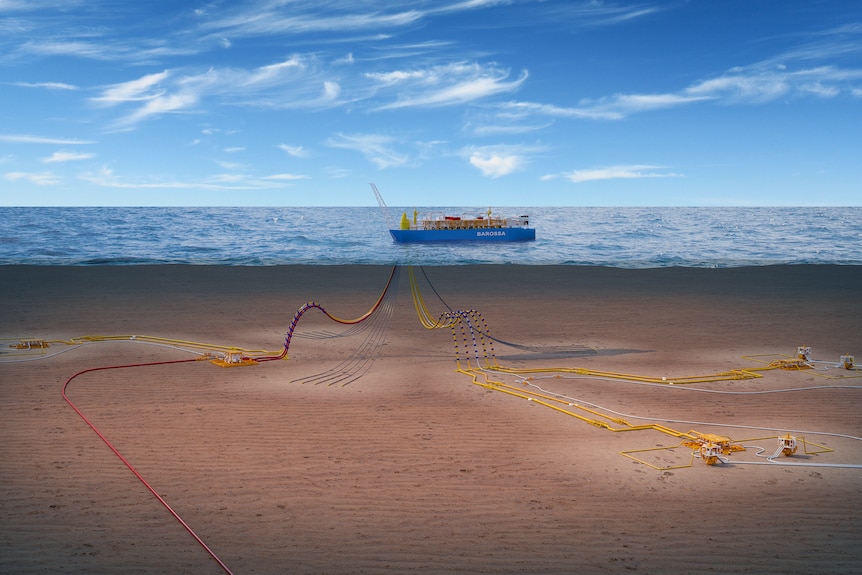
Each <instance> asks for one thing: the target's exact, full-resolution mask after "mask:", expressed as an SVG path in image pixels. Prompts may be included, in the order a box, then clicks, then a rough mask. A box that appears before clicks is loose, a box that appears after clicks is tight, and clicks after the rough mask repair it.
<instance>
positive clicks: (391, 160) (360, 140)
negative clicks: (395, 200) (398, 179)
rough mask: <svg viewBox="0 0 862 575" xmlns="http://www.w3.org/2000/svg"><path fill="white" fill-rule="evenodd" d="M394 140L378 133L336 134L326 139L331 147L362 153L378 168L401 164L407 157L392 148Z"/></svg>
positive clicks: (405, 161) (404, 162)
mask: <svg viewBox="0 0 862 575" xmlns="http://www.w3.org/2000/svg"><path fill="white" fill-rule="evenodd" d="M393 142H394V140H393V138H391V137H390V136H383V135H380V134H352V135H347V134H338V135H336V136H335V137H332V138H330V139H329V140H328V141H327V145H329V146H331V147H333V148H342V149H346V150H355V151H357V152H360V153H361V154H362V155H364V156H365V157H366V158H367V159H368V160H369V161H370V162H372V163H374V164H375V165H377V167H378V168H380V169H384V168H392V167H395V166H403V165H404V164H406V163H407V161H408V159H409V157H408V156H407V155H405V154H400V153H398V152H396V151H395V150H394V149H392V147H391V144H392V143H393Z"/></svg>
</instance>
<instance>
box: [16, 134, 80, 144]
mask: <svg viewBox="0 0 862 575" xmlns="http://www.w3.org/2000/svg"><path fill="white" fill-rule="evenodd" d="M0 142H10V143H13V144H56V145H60V146H66V145H76V146H77V145H82V146H83V145H87V144H95V142H91V141H89V140H75V139H70V138H48V137H44V136H28V135H25V134H0Z"/></svg>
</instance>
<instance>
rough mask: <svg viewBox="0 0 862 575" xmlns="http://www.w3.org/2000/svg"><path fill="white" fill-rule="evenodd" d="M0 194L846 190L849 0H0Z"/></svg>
mask: <svg viewBox="0 0 862 575" xmlns="http://www.w3.org/2000/svg"><path fill="white" fill-rule="evenodd" d="M0 46H2V49H0V205H7V206H9V205H25V206H26V205H31V206H32V205H63V206H65V205H135V206H146V205H221V206H232V205H237V206H240V205H242V206H246V205H264V206H294V205H304V206H329V205H334V206H357V205H375V201H374V196H373V194H372V193H371V190H370V188H369V186H368V183H369V182H375V183H376V184H377V186H378V187H379V188H380V191H381V192H382V194H383V196H384V198H385V199H386V201H387V203H388V204H389V205H391V206H400V205H408V206H412V205H453V206H486V205H495V206H539V205H541V206H555V205H559V206H579V205H584V206H609V205H610V206H628V205H635V206H676V205H687V206H721V205H731V206H748V205H766V206H769V205H803V206H804V205H856V206H858V205H862V193H860V191H862V185H860V184H862V2H857V1H846V0H842V1H818V0H797V1H794V0H775V1H769V0H756V1H753V0H721V1H714V0H701V1H699V0H690V1H683V0H678V1H677V0H663V1H648V0H647V1H638V2H627V1H617V2H612V1H605V2H599V1H579V0H509V1H504V0H402V1H400V2H382V1H376V0H364V1H361V0H349V1H348V0H315V1H313V2H311V1H306V0H250V1H246V2H225V1H219V0H215V1H212V2H176V1H175V0H149V1H147V2H121V1H117V0H0Z"/></svg>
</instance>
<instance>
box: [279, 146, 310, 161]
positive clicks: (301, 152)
mask: <svg viewBox="0 0 862 575" xmlns="http://www.w3.org/2000/svg"><path fill="white" fill-rule="evenodd" d="M278 147H279V149H280V150H282V151H284V152H285V153H287V155H289V156H293V157H294V158H307V157H308V152H307V151H306V150H305V148H304V147H302V146H288V145H287V144H279V145H278Z"/></svg>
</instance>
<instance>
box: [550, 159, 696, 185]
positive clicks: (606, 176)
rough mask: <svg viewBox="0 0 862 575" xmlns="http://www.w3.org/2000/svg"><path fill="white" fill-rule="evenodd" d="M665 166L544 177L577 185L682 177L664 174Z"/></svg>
mask: <svg viewBox="0 0 862 575" xmlns="http://www.w3.org/2000/svg"><path fill="white" fill-rule="evenodd" d="M666 169H667V168H666V167H664V166H652V165H649V164H629V165H620V166H607V167H604V168H591V169H588V170H573V171H571V172H564V173H562V174H558V175H554V174H551V175H547V176H543V177H542V179H543V180H550V179H554V178H556V177H558V176H559V177H562V178H564V179H566V180H569V181H570V182H574V183H576V184H579V183H582V182H590V181H595V180H617V179H634V178H674V177H681V176H682V174H677V173H673V172H663V171H659V170H666Z"/></svg>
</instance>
